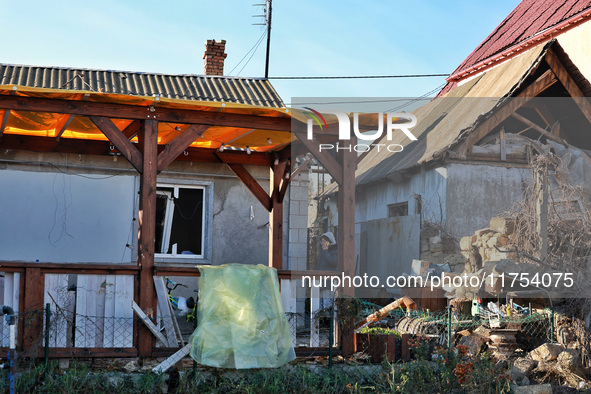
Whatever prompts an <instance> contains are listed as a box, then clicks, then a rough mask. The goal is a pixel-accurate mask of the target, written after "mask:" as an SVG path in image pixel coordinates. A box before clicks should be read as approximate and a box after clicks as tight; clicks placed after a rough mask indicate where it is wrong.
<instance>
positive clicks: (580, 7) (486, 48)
mask: <svg viewBox="0 0 591 394" xmlns="http://www.w3.org/2000/svg"><path fill="white" fill-rule="evenodd" d="M590 13H591V0H523V1H522V2H521V3H519V5H518V6H517V7H516V8H515V9H514V10H513V11H512V12H511V13H510V14H509V16H507V17H506V18H505V19H504V20H503V22H501V24H500V25H499V26H497V28H496V29H495V30H494V31H493V32H492V33H491V34H490V35H489V36H488V37H487V38H486V39H485V40H484V41H483V42H482V43H481V44H480V45H479V46H478V47H477V48H476V49H475V50H474V51H473V52H472V53H471V54H470V55H469V56H468V57H467V58H466V60H464V61H463V62H462V64H460V66H459V67H458V68H457V69H456V70H455V71H454V72H453V73H452V75H451V76H450V77H449V78H448V81H457V80H460V79H462V77H464V76H465V75H466V73H467V72H470V71H473V70H471V69H474V68H479V67H481V66H484V65H485V64H483V63H486V61H488V60H491V61H494V60H495V56H496V57H497V58H501V57H502V58H505V57H507V56H511V55H512V54H516V53H518V51H514V50H513V49H514V48H513V47H519V46H522V47H525V46H528V45H529V44H535V43H536V41H535V39H536V38H537V36H540V37H544V38H545V40H547V39H550V38H551V37H552V33H556V34H554V37H555V36H556V35H557V34H560V33H561V32H562V29H565V28H570V27H571V26H572V25H571V24H568V25H567V22H570V23H572V24H575V25H576V24H578V23H581V22H583V21H585V20H587V19H586V18H585V19H579V18H580V17H581V16H583V15H585V16H589V15H588V14H590ZM545 40H544V41H545ZM508 49H511V50H510V51H507V50H508ZM504 51H507V53H504ZM475 66H476V67H475Z"/></svg>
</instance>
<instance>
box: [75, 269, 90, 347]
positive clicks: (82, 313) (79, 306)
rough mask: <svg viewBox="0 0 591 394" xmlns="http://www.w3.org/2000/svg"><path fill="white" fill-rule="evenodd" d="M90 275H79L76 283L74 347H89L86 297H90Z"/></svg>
mask: <svg viewBox="0 0 591 394" xmlns="http://www.w3.org/2000/svg"><path fill="white" fill-rule="evenodd" d="M87 288H88V275H78V279H77V282H76V323H75V324H76V329H75V331H74V346H75V347H88V346H87V345H86V327H87V325H88V324H87V321H86V320H87V318H86V316H87V313H86V305H87V302H86V297H87V296H88V291H87V290H86V289H87Z"/></svg>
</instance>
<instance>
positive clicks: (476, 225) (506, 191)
mask: <svg viewBox="0 0 591 394" xmlns="http://www.w3.org/2000/svg"><path fill="white" fill-rule="evenodd" d="M447 171H448V181H447V208H446V209H447V221H446V226H447V229H448V230H449V231H451V232H452V233H453V235H454V236H455V237H456V238H458V239H459V238H461V237H463V236H465V235H470V234H473V233H474V231H475V230H478V229H481V228H484V227H487V226H488V224H489V223H490V219H491V218H493V217H494V216H499V215H500V214H502V213H503V212H504V211H506V210H507V209H509V208H511V206H512V205H513V203H514V202H515V201H518V200H520V199H521V196H522V193H523V184H524V182H528V181H529V180H530V179H531V170H530V169H528V168H525V167H521V168H515V167H510V168H506V167H501V166H490V165H475V164H450V165H449V166H448V167H447Z"/></svg>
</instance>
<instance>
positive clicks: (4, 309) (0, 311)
mask: <svg viewBox="0 0 591 394" xmlns="http://www.w3.org/2000/svg"><path fill="white" fill-rule="evenodd" d="M3 315H6V321H7V322H8V329H9V334H8V335H9V349H8V357H7V361H8V362H7V363H5V364H2V365H1V367H2V368H8V380H9V381H10V393H11V394H13V393H14V359H15V358H16V351H15V349H16V325H15V323H16V318H15V316H14V309H12V307H10V306H8V305H0V316H3Z"/></svg>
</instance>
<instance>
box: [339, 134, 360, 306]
mask: <svg viewBox="0 0 591 394" xmlns="http://www.w3.org/2000/svg"><path fill="white" fill-rule="evenodd" d="M351 143H353V142H351ZM340 158H341V162H342V169H343V170H342V179H343V183H342V184H341V185H340V186H339V192H338V201H337V203H338V214H339V216H338V225H339V227H338V230H339V231H338V237H337V238H338V239H337V245H338V266H339V271H341V272H344V273H345V275H349V276H351V277H353V275H355V170H356V168H357V153H356V152H355V151H352V152H349V151H347V150H344V151H341V152H340ZM343 290H344V292H345V294H346V295H350V296H354V290H355V289H354V288H344V289H343Z"/></svg>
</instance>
